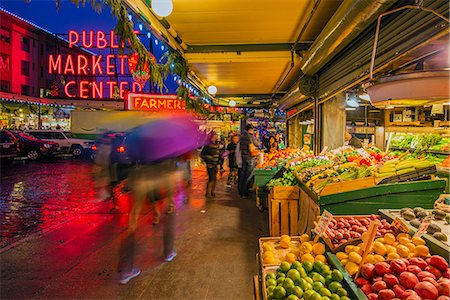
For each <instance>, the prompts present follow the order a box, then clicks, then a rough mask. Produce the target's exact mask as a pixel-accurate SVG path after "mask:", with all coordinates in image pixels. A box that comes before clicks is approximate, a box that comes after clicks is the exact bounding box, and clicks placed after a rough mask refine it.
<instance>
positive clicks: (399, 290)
mask: <svg viewBox="0 0 450 300" xmlns="http://www.w3.org/2000/svg"><path fill="white" fill-rule="evenodd" d="M392 290H393V291H394V293H395V296H396V297H397V298H401V297H402V295H403V293H404V292H405V289H404V288H403V287H402V286H401V285H399V284H396V285H394V287H393V288H392Z"/></svg>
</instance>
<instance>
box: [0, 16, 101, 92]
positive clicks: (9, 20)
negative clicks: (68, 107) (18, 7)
mask: <svg viewBox="0 0 450 300" xmlns="http://www.w3.org/2000/svg"><path fill="white" fill-rule="evenodd" d="M50 54H54V55H58V54H60V55H62V56H63V57H64V56H67V55H78V54H83V55H86V56H90V55H93V54H92V53H91V52H89V51H86V50H84V49H82V48H79V47H72V48H69V43H68V42H67V41H66V40H65V39H63V38H61V37H59V36H57V35H55V34H52V33H51V32H49V31H47V30H45V29H43V28H41V27H39V26H37V25H34V24H32V23H30V22H28V21H26V20H24V19H22V18H20V17H18V16H16V15H14V14H12V13H9V12H7V11H5V10H3V9H0V91H1V92H7V93H11V94H18V95H24V96H33V97H41V98H42V97H48V96H52V95H53V96H59V95H60V94H61V92H62V89H63V87H62V86H63V85H64V83H65V82H66V81H71V80H75V81H76V82H78V81H81V80H83V79H85V78H80V76H73V77H71V76H64V77H61V76H59V75H56V74H49V72H48V59H49V55H50ZM52 88H53V93H52Z"/></svg>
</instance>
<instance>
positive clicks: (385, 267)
mask: <svg viewBox="0 0 450 300" xmlns="http://www.w3.org/2000/svg"><path fill="white" fill-rule="evenodd" d="M374 271H375V273H376V274H377V275H379V276H383V275H385V274H390V273H391V266H390V265H389V264H388V263H387V262H384V261H382V262H378V263H376V264H375V268H374Z"/></svg>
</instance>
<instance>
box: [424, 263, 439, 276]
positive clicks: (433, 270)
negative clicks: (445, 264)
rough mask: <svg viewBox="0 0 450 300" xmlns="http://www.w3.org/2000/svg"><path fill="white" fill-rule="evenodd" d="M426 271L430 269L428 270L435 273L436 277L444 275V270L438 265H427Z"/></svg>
mask: <svg viewBox="0 0 450 300" xmlns="http://www.w3.org/2000/svg"><path fill="white" fill-rule="evenodd" d="M425 271H428V272H430V273H432V274H434V276H435V277H436V278H441V277H442V272H441V271H440V270H439V269H438V268H436V267H434V266H428V267H426V268H425Z"/></svg>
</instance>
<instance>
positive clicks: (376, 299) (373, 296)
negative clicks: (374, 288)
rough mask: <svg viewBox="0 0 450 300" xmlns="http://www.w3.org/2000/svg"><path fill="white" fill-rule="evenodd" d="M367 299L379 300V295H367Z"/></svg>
mask: <svg viewBox="0 0 450 300" xmlns="http://www.w3.org/2000/svg"><path fill="white" fill-rule="evenodd" d="M367 299H369V300H378V295H377V294H375V293H370V294H369V295H367Z"/></svg>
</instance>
